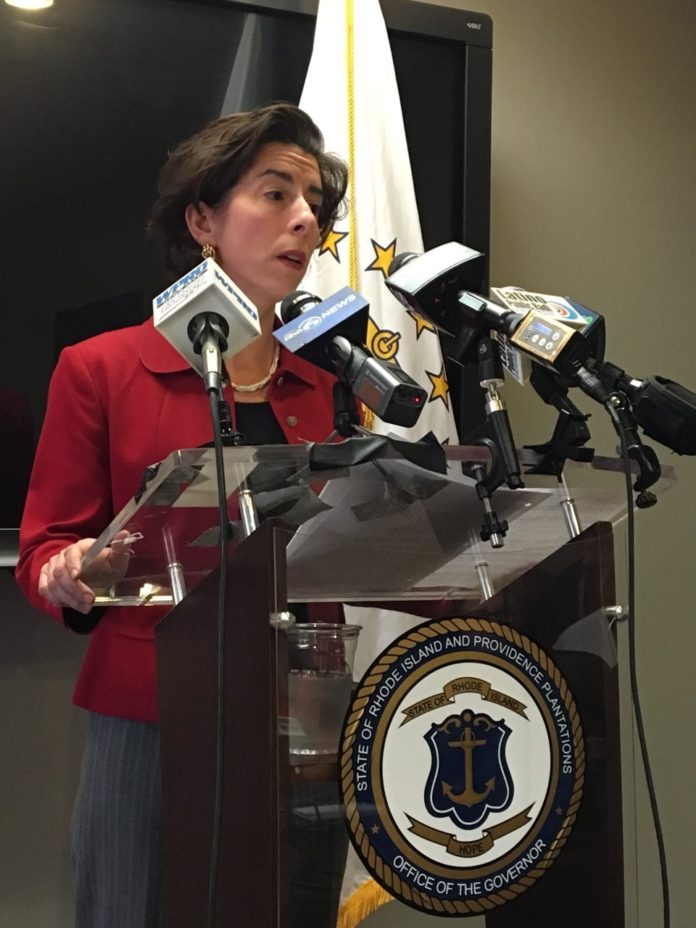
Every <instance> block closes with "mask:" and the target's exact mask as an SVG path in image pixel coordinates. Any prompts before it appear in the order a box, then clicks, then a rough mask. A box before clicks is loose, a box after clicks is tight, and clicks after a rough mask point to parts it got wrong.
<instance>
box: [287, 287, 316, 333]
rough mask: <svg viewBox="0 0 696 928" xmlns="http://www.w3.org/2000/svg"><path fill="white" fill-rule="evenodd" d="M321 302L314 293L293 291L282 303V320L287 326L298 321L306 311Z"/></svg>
mask: <svg viewBox="0 0 696 928" xmlns="http://www.w3.org/2000/svg"><path fill="white" fill-rule="evenodd" d="M320 302H321V300H320V299H319V297H318V296H314V294H313V293H308V292H307V291H306V290H293V291H292V293H288V295H287V296H286V297H284V298H283V300H282V301H281V304H280V318H281V319H282V320H283V322H284V323H285V324H286V325H287V323H288V322H292V321H293V319H297V317H298V316H299V315H300V314H301V313H303V312H304V311H305V310H306V309H309V308H310V307H312V306H316V304H317V303H320Z"/></svg>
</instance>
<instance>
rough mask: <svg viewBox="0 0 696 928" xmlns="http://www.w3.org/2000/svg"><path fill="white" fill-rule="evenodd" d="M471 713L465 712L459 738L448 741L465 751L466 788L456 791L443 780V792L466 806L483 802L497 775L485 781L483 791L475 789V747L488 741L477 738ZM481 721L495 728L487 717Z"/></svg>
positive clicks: (451, 745) (454, 746)
mask: <svg viewBox="0 0 696 928" xmlns="http://www.w3.org/2000/svg"><path fill="white" fill-rule="evenodd" d="M470 718H471V713H465V714H464V720H465V721H464V730H463V731H462V733H461V735H460V737H459V739H458V740H457V741H448V742H447V745H448V747H451V748H460V749H461V750H462V751H463V752H464V789H463V790H462V791H461V793H455V792H454V790H453V789H452V787H451V786H450V784H449V783H445V782H444V780H443V782H442V792H443V793H444V794H445V796H448V797H449V798H450V799H451V800H452V801H453V802H456V803H457V804H460V805H464V806H469V807H471V806H473V805H474V804H475V803H477V802H481V801H482V800H483V799H485V798H486V797H487V796H489V795H490V794H491V793H492V792H493V790H494V788H495V777H491V778H490V780H487V781H486V783H485V787H486V788H485V789H484V790H483V792H480V793H477V792H476V790H475V789H474V786H473V783H474V776H473V769H474V756H473V755H474V748H478V747H483V746H485V745H486V744H487V743H488V742H487V741H486V739H485V738H482V739H480V740H478V741H477V740H476V735H475V734H474V729H473V727H472V725H471V724H467V722H469V721H470ZM481 723H482V724H483V725H485V726H486V729H487V730H490V729H491V728H493V725H491V724H489V722H488V720H487V719H485V718H482V719H481Z"/></svg>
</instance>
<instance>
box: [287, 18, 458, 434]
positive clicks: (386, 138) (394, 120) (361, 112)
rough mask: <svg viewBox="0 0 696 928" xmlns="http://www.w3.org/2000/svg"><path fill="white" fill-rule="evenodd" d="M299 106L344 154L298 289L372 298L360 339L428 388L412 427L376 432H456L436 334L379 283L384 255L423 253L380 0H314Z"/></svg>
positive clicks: (382, 427) (385, 266) (383, 426)
mask: <svg viewBox="0 0 696 928" xmlns="http://www.w3.org/2000/svg"><path fill="white" fill-rule="evenodd" d="M300 106H301V107H302V109H304V110H306V111H307V112H308V113H309V114H310V116H312V118H313V119H314V120H315V122H316V123H317V125H318V126H319V127H320V128H321V130H322V132H323V133H324V138H325V141H326V147H327V148H328V149H329V150H330V151H335V152H336V153H337V154H339V155H341V157H342V158H344V159H345V161H346V162H347V163H348V168H349V189H348V203H349V211H348V215H347V216H346V217H344V218H343V219H341V220H339V221H338V222H337V223H336V225H335V227H334V228H333V229H332V230H331V232H330V233H329V235H328V238H327V239H326V241H325V242H324V244H323V245H322V247H321V249H320V251H319V253H318V254H317V255H315V257H314V259H313V263H312V266H311V267H310V270H309V273H308V275H307V276H306V277H305V280H304V281H303V284H302V286H303V288H304V289H307V290H309V291H311V292H313V293H317V294H318V295H319V296H321V297H328V296H330V295H331V294H332V293H335V292H336V291H337V290H339V289H340V288H341V287H345V286H346V284H348V285H350V286H351V287H352V288H353V289H354V290H357V291H358V292H359V293H361V294H362V295H363V296H364V297H366V298H367V299H368V300H369V303H370V319H369V324H368V332H367V347H368V348H369V350H370V351H371V352H372V354H373V355H374V356H375V357H377V358H380V359H382V360H385V361H394V362H396V363H397V364H399V365H400V366H401V367H402V368H403V369H404V370H405V371H406V373H407V374H409V375H410V376H411V377H413V378H414V379H415V380H417V381H418V382H419V383H420V385H421V386H422V387H424V388H425V389H426V390H427V391H428V398H427V400H426V403H425V408H424V409H423V412H422V413H421V416H420V419H419V420H418V423H417V424H416V425H415V426H414V427H413V428H411V429H405V428H399V427H397V426H393V425H389V424H387V423H382V422H380V421H379V420H375V422H374V425H373V426H372V428H373V430H374V431H377V432H381V433H386V432H389V433H395V434H399V435H402V436H404V437H408V438H411V439H413V440H417V439H419V438H421V437H422V436H423V435H424V434H425V433H426V432H428V431H432V432H433V433H434V434H435V435H436V437H437V438H438V439H439V440H440V441H441V442H444V441H448V440H452V441H453V442H454V441H455V440H456V438H455V434H456V433H455V428H454V417H453V415H452V404H451V397H450V393H449V385H448V383H447V378H446V376H445V368H444V364H443V359H442V354H441V351H440V343H439V340H438V337H437V334H436V332H435V331H434V329H433V328H432V326H430V324H429V323H427V322H425V321H424V320H423V319H421V318H419V317H418V316H417V315H415V314H411V313H408V312H406V310H405V309H404V308H403V306H402V305H401V304H400V303H399V302H398V301H397V300H396V299H395V298H394V297H393V296H392V295H391V294H390V293H389V291H388V290H387V288H386V287H385V286H384V278H385V277H387V275H388V273H389V265H390V263H391V261H392V259H393V258H394V257H395V256H396V255H397V254H400V253H402V252H404V251H413V252H422V251H423V239H422V236H421V230H420V221H419V218H418V210H417V207H416V197H415V192H414V187H413V179H412V175H411V166H410V161H409V155H408V147H407V143H406V133H405V131H404V124H403V118H402V115H401V103H400V100H399V91H398V87H397V84H396V76H395V73H394V64H393V61H392V55H391V48H390V45H389V38H388V36H387V30H386V27H385V24H384V18H383V16H382V11H381V9H380V6H379V2H378V0H321V2H320V4H319V11H318V14H317V26H316V33H315V38H314V49H313V52H312V59H311V62H310V65H309V70H308V72H307V78H306V81H305V86H304V90H303V92H302V98H301V100H300Z"/></svg>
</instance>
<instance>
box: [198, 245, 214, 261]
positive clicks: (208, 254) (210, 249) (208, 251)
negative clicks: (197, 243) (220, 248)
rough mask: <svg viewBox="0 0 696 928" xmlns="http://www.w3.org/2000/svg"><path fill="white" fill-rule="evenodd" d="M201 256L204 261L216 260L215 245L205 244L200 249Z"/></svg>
mask: <svg viewBox="0 0 696 928" xmlns="http://www.w3.org/2000/svg"><path fill="white" fill-rule="evenodd" d="M201 255H202V257H203V260H204V261H206V260H207V259H208V258H212V259H213V261H214V260H215V259H216V258H217V254H216V253H215V245H210V244H207V243H206V244H205V245H204V246H203V248H202V249H201Z"/></svg>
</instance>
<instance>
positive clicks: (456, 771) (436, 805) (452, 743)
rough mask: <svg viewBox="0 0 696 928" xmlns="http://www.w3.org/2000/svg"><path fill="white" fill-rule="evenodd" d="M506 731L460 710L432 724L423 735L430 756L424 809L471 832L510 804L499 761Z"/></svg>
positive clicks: (509, 786)
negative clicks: (490, 815)
mask: <svg viewBox="0 0 696 928" xmlns="http://www.w3.org/2000/svg"><path fill="white" fill-rule="evenodd" d="M510 731H511V729H509V728H508V726H507V725H506V724H505V722H503V721H498V722H496V721H494V720H493V719H492V718H490V716H488V715H486V714H485V713H482V712H481V713H475V712H472V711H471V710H470V709H464V710H463V711H462V712H460V713H459V715H450V716H448V717H447V718H446V719H445V720H444V722H441V723H440V724H433V725H431V727H430V731H428V732H427V733H426V734H425V735H424V737H425V740H426V741H427V742H428V745H429V747H430V753H431V763H430V772H429V774H428V779H427V782H426V786H425V795H424V800H425V807H426V809H427V810H428V812H430V814H431V815H435V816H438V817H441V818H450V819H451V820H452V821H453V822H454V823H455V824H456V825H459V826H460V827H462V828H476V827H477V826H479V825H481V824H482V823H483V822H484V821H485V820H486V818H487V817H488V815H489V814H490V813H491V812H502V811H503V809H507V807H508V806H509V805H510V803H511V802H512V797H513V794H514V786H513V782H512V777H511V776H510V769H509V767H508V764H507V760H506V759H505V745H506V743H507V740H508V738H509V736H510Z"/></svg>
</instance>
